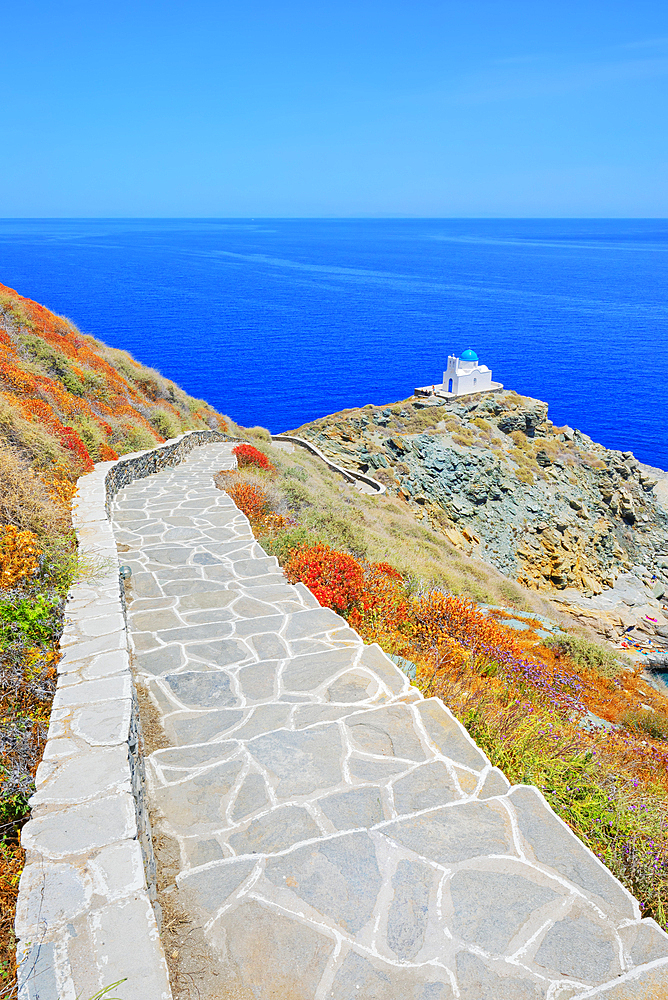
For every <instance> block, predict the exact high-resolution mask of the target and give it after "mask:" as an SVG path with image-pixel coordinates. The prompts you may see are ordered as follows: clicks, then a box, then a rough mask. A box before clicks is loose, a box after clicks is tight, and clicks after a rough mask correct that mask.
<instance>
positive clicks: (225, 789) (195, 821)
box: [155, 760, 243, 834]
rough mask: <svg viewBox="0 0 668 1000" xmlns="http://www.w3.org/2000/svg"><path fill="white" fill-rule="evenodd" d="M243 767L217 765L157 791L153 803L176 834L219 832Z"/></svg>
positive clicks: (238, 763)
mask: <svg viewBox="0 0 668 1000" xmlns="http://www.w3.org/2000/svg"><path fill="white" fill-rule="evenodd" d="M242 767H243V764H242V762H241V761H240V760H230V761H224V762H223V763H221V764H216V765H214V767H211V768H209V769H208V770H207V771H203V772H201V773H200V774H196V775H194V776H193V777H190V778H187V779H186V780H185V781H179V782H177V783H176V784H173V785H167V786H166V787H163V788H158V789H157V790H156V792H155V801H156V802H157V804H158V805H159V807H160V809H162V811H163V812H164V814H165V816H168V817H169V823H170V826H172V827H173V828H174V829H175V830H177V831H178V832H179V833H183V834H187V833H195V832H198V833H204V832H206V831H208V830H211V829H218V828H220V827H222V826H224V825H225V806H226V804H227V796H228V795H229V793H230V790H231V789H232V787H233V785H234V783H235V781H236V780H237V777H238V776H239V774H240V772H241V770H242Z"/></svg>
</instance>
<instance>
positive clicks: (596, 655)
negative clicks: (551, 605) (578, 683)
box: [545, 634, 628, 677]
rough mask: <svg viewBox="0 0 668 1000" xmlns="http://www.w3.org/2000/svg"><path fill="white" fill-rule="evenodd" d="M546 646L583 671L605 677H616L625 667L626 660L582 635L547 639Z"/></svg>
mask: <svg viewBox="0 0 668 1000" xmlns="http://www.w3.org/2000/svg"><path fill="white" fill-rule="evenodd" d="M545 645H546V646H548V647H549V648H550V649H553V650H554V651H555V652H556V653H557V654H559V653H561V654H562V655H565V656H568V657H569V659H570V660H571V661H572V662H573V663H575V664H577V666H578V667H580V668H581V669H583V670H593V671H595V672H596V673H597V674H601V675H602V676H603V677H616V676H617V674H618V673H619V672H620V670H621V669H622V667H623V666H624V658H623V657H621V656H620V655H618V654H615V653H613V652H612V651H611V650H610V649H606V648H605V647H604V646H600V645H599V644H598V643H596V642H592V640H591V639H585V637H584V636H581V635H574V634H569V635H562V636H555V637H554V638H552V639H546V641H545ZM626 662H628V661H626Z"/></svg>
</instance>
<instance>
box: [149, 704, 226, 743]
mask: <svg viewBox="0 0 668 1000" xmlns="http://www.w3.org/2000/svg"><path fill="white" fill-rule="evenodd" d="M243 716H244V713H243V711H241V709H234V708H221V709H218V710H217V711H214V712H201V713H199V714H198V715H193V714H186V713H185V712H181V713H178V714H176V715H171V716H169V717H168V718H167V719H165V721H164V727H165V731H166V733H167V734H168V736H172V737H173V742H174V743H177V744H179V745H181V746H184V745H185V744H188V743H208V742H209V741H210V740H215V739H217V738H218V737H219V736H222V735H223V734H224V733H226V732H227V731H228V730H229V729H232V728H233V727H234V726H236V725H238V723H239V722H241V720H242V719H243Z"/></svg>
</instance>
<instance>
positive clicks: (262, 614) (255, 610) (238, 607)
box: [232, 595, 282, 620]
mask: <svg viewBox="0 0 668 1000" xmlns="http://www.w3.org/2000/svg"><path fill="white" fill-rule="evenodd" d="M232 610H233V611H234V613H235V614H236V615H239V617H240V618H266V617H267V616H273V617H276V608H274V607H273V605H271V604H267V602H266V601H257V600H255V598H254V597H247V596H245V595H244V596H243V597H239V598H238V599H237V600H236V601H235V602H234V604H233V605H232ZM281 620H282V619H281Z"/></svg>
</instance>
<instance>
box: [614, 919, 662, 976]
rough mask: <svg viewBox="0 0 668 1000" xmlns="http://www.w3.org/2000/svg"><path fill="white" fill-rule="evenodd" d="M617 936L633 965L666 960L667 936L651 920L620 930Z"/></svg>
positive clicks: (641, 921)
mask: <svg viewBox="0 0 668 1000" xmlns="http://www.w3.org/2000/svg"><path fill="white" fill-rule="evenodd" d="M619 936H620V938H621V939H622V944H623V945H624V951H625V953H626V955H627V956H628V958H629V959H630V961H631V962H632V963H633V965H645V964H646V963H647V962H655V961H656V960H657V959H659V958H668V934H666V933H665V931H662V930H661V928H660V927H659V925H658V924H657V922H656V921H655V920H652V919H651V918H649V919H645V920H640V921H638V923H633V924H629V925H628V926H626V927H622V928H620V930H619Z"/></svg>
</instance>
